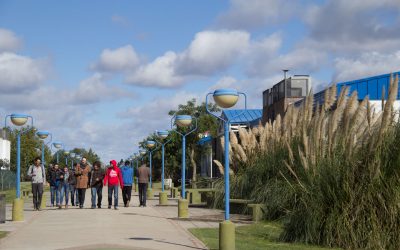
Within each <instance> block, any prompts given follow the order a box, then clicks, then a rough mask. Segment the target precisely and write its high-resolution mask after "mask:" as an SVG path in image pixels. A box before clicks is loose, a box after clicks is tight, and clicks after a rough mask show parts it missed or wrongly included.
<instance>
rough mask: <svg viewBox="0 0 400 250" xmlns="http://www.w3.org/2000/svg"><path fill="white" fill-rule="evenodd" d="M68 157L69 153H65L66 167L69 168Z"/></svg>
mask: <svg viewBox="0 0 400 250" xmlns="http://www.w3.org/2000/svg"><path fill="white" fill-rule="evenodd" d="M68 155H69V151H64V156H65V166H68Z"/></svg>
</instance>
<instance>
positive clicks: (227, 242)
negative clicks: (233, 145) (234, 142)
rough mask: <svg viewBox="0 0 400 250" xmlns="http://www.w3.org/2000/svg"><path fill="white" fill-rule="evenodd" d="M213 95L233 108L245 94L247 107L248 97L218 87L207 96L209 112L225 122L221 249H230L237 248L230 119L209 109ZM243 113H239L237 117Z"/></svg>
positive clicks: (225, 105)
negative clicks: (232, 204)
mask: <svg viewBox="0 0 400 250" xmlns="http://www.w3.org/2000/svg"><path fill="white" fill-rule="evenodd" d="M210 95H212V96H213V98H214V101H215V103H216V104H217V105H218V106H220V107H221V108H231V107H233V106H234V105H235V104H236V103H237V101H238V100H239V95H243V96H244V105H245V109H247V100H246V99H247V98H246V95H245V94H244V93H242V92H238V91H236V90H234V89H218V90H215V91H214V92H213V93H208V94H207V96H206V109H207V112H208V113H209V114H210V115H212V116H214V117H216V118H217V119H219V120H221V121H222V122H223V123H224V140H225V153H224V177H225V221H223V222H221V223H220V227H219V235H220V238H219V249H221V250H228V249H235V225H234V224H233V223H232V222H231V221H230V220H229V198H230V194H229V125H230V120H229V119H228V118H226V119H224V118H223V117H221V116H217V115H215V114H214V113H212V112H211V111H210V110H209V107H208V104H209V103H208V97H209V96H210ZM240 115H242V113H239V114H238V115H237V116H235V117H233V118H236V117H238V116H240ZM231 119H232V118H231Z"/></svg>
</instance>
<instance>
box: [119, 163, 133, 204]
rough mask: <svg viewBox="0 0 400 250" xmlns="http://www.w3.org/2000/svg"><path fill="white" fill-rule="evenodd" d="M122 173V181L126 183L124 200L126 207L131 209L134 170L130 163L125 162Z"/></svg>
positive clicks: (123, 194) (123, 193) (123, 190)
mask: <svg viewBox="0 0 400 250" xmlns="http://www.w3.org/2000/svg"><path fill="white" fill-rule="evenodd" d="M121 173H122V179H123V181H124V188H123V189H122V199H123V200H124V207H129V203H130V201H131V195H132V183H133V168H132V167H131V166H130V162H129V161H125V165H124V166H123V167H122V168H121Z"/></svg>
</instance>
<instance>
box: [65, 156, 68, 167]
mask: <svg viewBox="0 0 400 250" xmlns="http://www.w3.org/2000/svg"><path fill="white" fill-rule="evenodd" d="M67 165H68V156H65V166H67Z"/></svg>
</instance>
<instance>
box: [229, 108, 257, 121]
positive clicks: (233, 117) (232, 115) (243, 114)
mask: <svg viewBox="0 0 400 250" xmlns="http://www.w3.org/2000/svg"><path fill="white" fill-rule="evenodd" d="M222 117H224V118H227V119H229V120H230V123H231V124H238V123H251V122H254V121H255V120H260V119H261V117H262V109H246V110H244V109H228V110H224V111H222Z"/></svg>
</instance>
